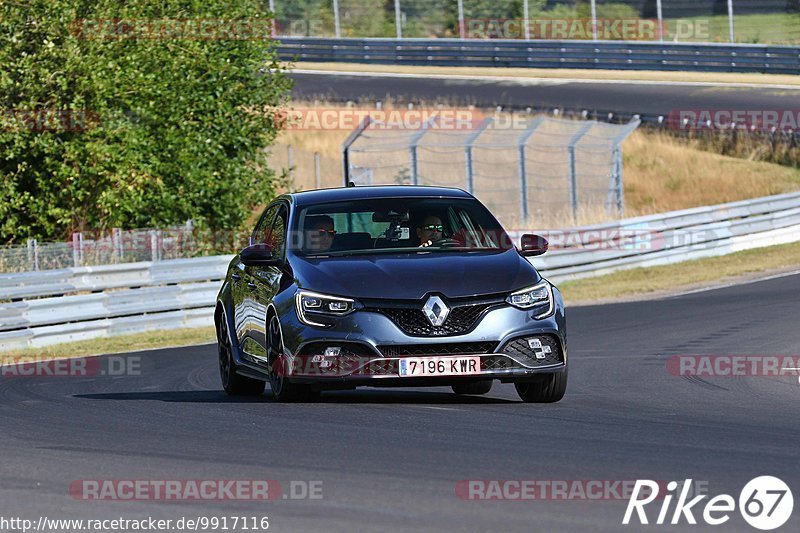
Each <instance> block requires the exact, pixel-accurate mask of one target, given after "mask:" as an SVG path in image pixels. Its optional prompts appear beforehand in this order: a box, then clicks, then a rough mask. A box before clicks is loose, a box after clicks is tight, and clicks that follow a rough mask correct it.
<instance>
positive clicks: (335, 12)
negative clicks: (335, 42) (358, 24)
mask: <svg viewBox="0 0 800 533" xmlns="http://www.w3.org/2000/svg"><path fill="white" fill-rule="evenodd" d="M333 34H334V35H335V36H336V38H337V39H341V38H342V27H341V25H340V24H339V0H333Z"/></svg>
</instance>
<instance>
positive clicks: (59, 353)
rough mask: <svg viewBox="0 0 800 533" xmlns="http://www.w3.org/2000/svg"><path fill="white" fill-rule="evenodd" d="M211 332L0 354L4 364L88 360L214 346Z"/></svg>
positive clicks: (191, 331) (151, 333) (155, 334)
mask: <svg viewBox="0 0 800 533" xmlns="http://www.w3.org/2000/svg"><path fill="white" fill-rule="evenodd" d="M215 339H216V336H215V333H214V328H213V327H207V328H186V329H176V330H164V331H148V332H145V333H136V334H133V335H120V336H119V337H102V338H98V339H91V340H85V341H78V342H67V343H63V344H54V345H52V346H46V347H43V348H26V349H24V350H12V351H8V352H3V353H0V357H2V358H3V359H4V360H8V359H13V360H16V361H26V360H41V359H55V358H65V357H88V356H91V355H104V354H114V353H124V352H138V351H141V350H155V349H159V348H171V347H175V346H189V345H194V344H205V343H209V342H214V341H215Z"/></svg>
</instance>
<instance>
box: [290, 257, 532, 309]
mask: <svg viewBox="0 0 800 533" xmlns="http://www.w3.org/2000/svg"><path fill="white" fill-rule="evenodd" d="M291 263H292V268H293V270H294V275H295V277H296V278H297V283H298V286H300V287H301V288H305V289H309V290H313V291H318V292H322V293H327V294H332V295H337V296H349V297H353V298H386V299H421V298H423V297H424V296H425V295H426V294H428V293H434V292H435V293H439V294H442V295H444V296H445V297H450V298H459V297H464V296H475V295H480V294H493V293H499V292H509V291H513V290H516V289H520V288H523V287H526V286H528V285H533V284H535V283H537V282H538V281H539V280H540V279H541V277H540V276H539V273H538V272H536V269H535V268H533V265H531V264H530V263H529V262H528V261H527V260H526V259H525V258H524V257H522V256H520V255H519V253H518V252H517V251H516V250H513V249H512V250H506V251H498V252H428V253H418V254H378V255H373V256H365V255H356V256H347V257H324V258H304V257H299V256H297V257H294V258H293V260H292V262H291Z"/></svg>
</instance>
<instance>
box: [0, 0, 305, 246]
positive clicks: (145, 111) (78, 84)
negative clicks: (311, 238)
mask: <svg viewBox="0 0 800 533" xmlns="http://www.w3.org/2000/svg"><path fill="white" fill-rule="evenodd" d="M267 15H268V12H267V11H265V10H264V9H263V2H260V1H256V0H236V1H230V0H128V1H127V2H125V3H124V4H123V3H121V2H118V1H117V0H16V1H15V0H12V1H6V0H0V109H1V110H2V112H0V121H2V123H0V242H19V241H21V240H24V239H25V238H26V237H38V238H41V239H54V238H63V237H65V236H66V235H67V234H68V233H69V232H70V231H73V230H80V229H87V228H89V229H105V228H110V227H123V228H131V227H146V226H151V227H152V226H164V225H170V224H176V223H181V222H183V221H185V220H187V219H189V218H191V219H193V220H194V221H195V223H196V224H197V226H198V227H199V228H201V229H211V230H216V229H232V228H236V227H238V226H240V225H241V224H242V222H243V221H244V220H245V219H246V218H247V217H248V216H249V215H250V214H251V212H252V210H253V209H254V208H255V206H257V205H259V204H263V203H264V202H265V201H267V200H268V199H269V198H270V197H271V196H273V195H274V185H275V181H276V177H275V175H274V173H273V172H272V171H271V170H270V169H269V168H268V167H267V165H266V160H265V157H266V150H265V149H266V147H268V146H269V145H270V144H271V142H272V141H273V140H274V137H275V135H276V134H277V131H278V128H279V124H278V123H277V121H276V119H275V116H276V113H275V109H277V108H278V107H280V106H281V105H282V104H283V103H284V102H285V101H286V99H287V95H288V90H289V89H290V81H289V80H288V78H287V77H286V76H285V75H284V73H283V72H282V70H281V67H280V65H279V63H278V61H277V56H276V51H275V43H274V42H273V41H272V40H271V39H269V38H268V36H269V32H268V31H265V30H264V28H265V27H266V25H267V21H266V20H265V18H264V17H265V16H267ZM108 19H121V20H122V21H123V22H122V23H119V22H118V23H116V24H113V23H110V22H108ZM180 20H183V21H185V22H184V23H183V26H180V24H181V23H180V22H179V21H180ZM231 20H238V23H237V24H235V25H234V24H233V23H231V22H230V21H231ZM154 21H162V22H161V23H160V24H162V26H160V27H161V28H162V29H163V28H164V27H167V28H168V29H167V31H170V30H171V31H172V32H173V33H171V34H170V33H159V32H158V31H156V29H154V28H158V27H159V26H158V24H159V23H157V22H154ZM200 21H205V24H206V26H204V27H205V28H211V31H210V33H207V34H200V33H198V32H200V31H201V29H200V26H199V25H197V24H195V25H194V26H192V24H194V23H198V24H199V22H200ZM226 21H227V22H226ZM123 23H124V24H128V26H124V25H122V24H123ZM148 24H149V26H148ZM168 24H172V25H171V26H170V25H168ZM226 24H228V25H227V26H226ZM137 25H138V26H137ZM165 25H167V26H165ZM131 28H138V29H136V30H131ZM180 28H183V30H180ZM129 30H130V31H129ZM247 31H250V34H247V33H246V32H247ZM244 37H249V38H244ZM32 117H33V118H32ZM41 117H45V118H44V119H42V118H41ZM54 117H55V118H54ZM65 117H66V118H65ZM41 120H44V122H43V123H40V121H41Z"/></svg>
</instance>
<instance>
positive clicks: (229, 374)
mask: <svg viewBox="0 0 800 533" xmlns="http://www.w3.org/2000/svg"><path fill="white" fill-rule="evenodd" d="M217 350H218V352H219V377H220V380H221V381H222V388H223V389H225V392H226V393H228V395H230V396H259V395H260V394H262V393H263V392H264V387H265V386H266V383H264V382H263V381H261V380H258V379H252V378H248V377H245V376H241V375H239V374H237V373H236V362H235V361H234V360H233V347H232V346H231V338H230V335H228V323H227V321H226V319H225V315H224V314H222V315H221V316H220V319H219V324H217Z"/></svg>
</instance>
